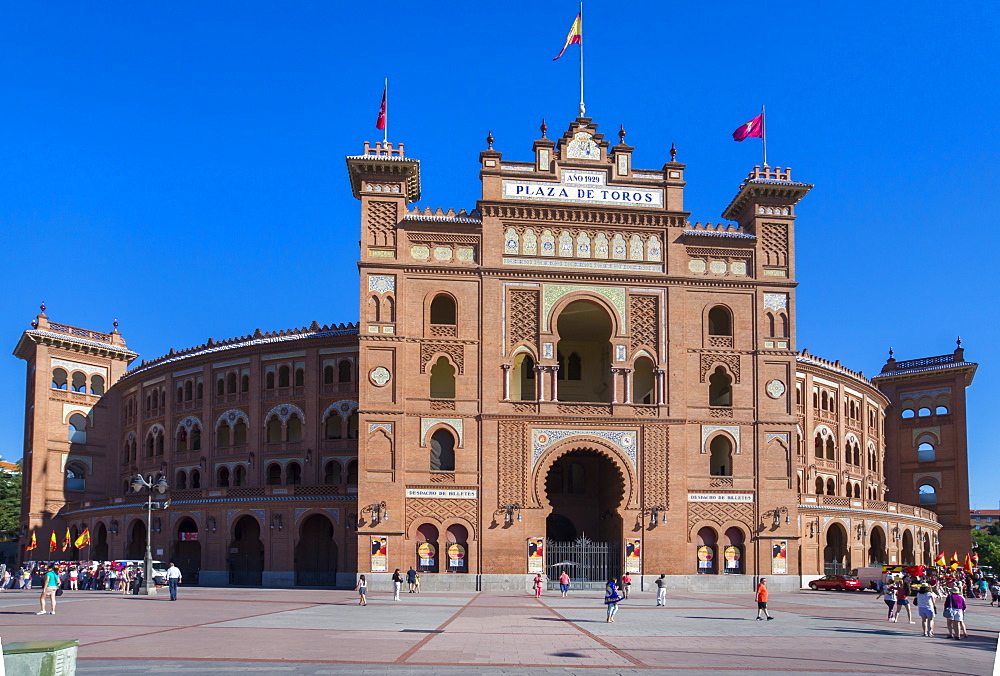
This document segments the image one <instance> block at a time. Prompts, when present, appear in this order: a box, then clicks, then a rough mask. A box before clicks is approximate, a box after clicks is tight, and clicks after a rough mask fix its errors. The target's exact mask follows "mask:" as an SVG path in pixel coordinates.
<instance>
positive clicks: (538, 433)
mask: <svg viewBox="0 0 1000 676" xmlns="http://www.w3.org/2000/svg"><path fill="white" fill-rule="evenodd" d="M637 435H638V433H637V432H634V431H626V430H592V429H578V430H558V429H532V430H531V464H532V466H534V465H535V464H537V463H538V460H539V459H540V458H541V457H542V455H544V454H545V451H547V450H549V449H550V448H551V447H552V446H553V445H554V444H557V443H559V442H561V441H564V440H566V439H569V438H571V437H597V438H599V439H604V440H605V441H607V442H609V443H611V444H612V445H614V446H615V447H616V448H618V449H619V450H621V451H622V453H624V454H625V456H626V457H627V458H628V459H629V461H630V462H631V463H632V467H635V466H636V446H637V443H636V440H637Z"/></svg>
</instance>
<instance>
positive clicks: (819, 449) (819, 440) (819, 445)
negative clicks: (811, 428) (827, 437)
mask: <svg viewBox="0 0 1000 676" xmlns="http://www.w3.org/2000/svg"><path fill="white" fill-rule="evenodd" d="M813 446H815V448H816V457H817V458H822V457H823V437H821V436H820V435H818V434H817V435H816V438H815V439H814V440H813Z"/></svg>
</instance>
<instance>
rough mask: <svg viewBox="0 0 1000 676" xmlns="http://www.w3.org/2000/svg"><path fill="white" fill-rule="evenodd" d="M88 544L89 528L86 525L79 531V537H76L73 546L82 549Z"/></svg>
mask: <svg viewBox="0 0 1000 676" xmlns="http://www.w3.org/2000/svg"><path fill="white" fill-rule="evenodd" d="M89 544H90V528H89V527H87V526H84V527H83V532H82V533H80V537H78V538H77V539H76V542H74V543H73V546H74V547H76V548H77V549H82V548H84V547H86V546H87V545H89Z"/></svg>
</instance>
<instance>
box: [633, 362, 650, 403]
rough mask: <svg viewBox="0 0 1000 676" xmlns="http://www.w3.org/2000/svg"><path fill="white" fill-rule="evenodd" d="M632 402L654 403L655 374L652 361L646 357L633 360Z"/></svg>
mask: <svg viewBox="0 0 1000 676" xmlns="http://www.w3.org/2000/svg"><path fill="white" fill-rule="evenodd" d="M632 403H635V404H655V403H656V376H655V375H654V373H653V361H652V360H651V359H649V358H648V357H639V358H638V359H636V360H635V371H634V372H633V373H632Z"/></svg>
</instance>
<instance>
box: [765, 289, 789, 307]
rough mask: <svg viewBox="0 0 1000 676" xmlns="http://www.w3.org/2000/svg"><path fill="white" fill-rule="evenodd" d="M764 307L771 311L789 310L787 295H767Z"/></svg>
mask: <svg viewBox="0 0 1000 676" xmlns="http://www.w3.org/2000/svg"><path fill="white" fill-rule="evenodd" d="M764 307H766V308H770V309H771V310H785V309H787V308H788V294H787V293H765V294H764Z"/></svg>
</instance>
